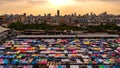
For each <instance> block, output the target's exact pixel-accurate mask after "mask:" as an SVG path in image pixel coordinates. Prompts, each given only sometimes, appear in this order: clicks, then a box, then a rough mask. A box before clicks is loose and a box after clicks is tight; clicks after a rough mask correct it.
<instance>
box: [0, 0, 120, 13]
mask: <svg viewBox="0 0 120 68" xmlns="http://www.w3.org/2000/svg"><path fill="white" fill-rule="evenodd" d="M119 3H120V0H116V1H114V0H84V1H82V0H60V1H58V0H0V4H1V7H0V10H1V11H0V15H3V14H23V13H27V14H33V15H39V14H40V15H44V14H49V13H51V14H52V15H55V14H56V10H60V11H61V15H65V14H71V13H75V12H76V14H82V15H83V14H86V13H91V12H93V13H96V14H100V13H102V12H105V11H106V12H108V13H110V14H117V15H118V14H120V8H119V7H120V5H119Z"/></svg>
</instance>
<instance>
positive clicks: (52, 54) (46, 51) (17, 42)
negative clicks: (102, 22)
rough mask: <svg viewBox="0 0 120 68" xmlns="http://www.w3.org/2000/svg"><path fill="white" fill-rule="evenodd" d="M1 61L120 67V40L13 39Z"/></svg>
mask: <svg viewBox="0 0 120 68" xmlns="http://www.w3.org/2000/svg"><path fill="white" fill-rule="evenodd" d="M0 64H1V67H0V68H10V67H4V66H5V65H9V66H10V65H13V66H14V65H23V66H21V67H22V68H33V67H34V66H36V65H38V67H36V68H95V66H97V67H96V68H110V67H113V68H120V66H119V64H120V39H73V38H70V39H13V40H10V41H6V43H4V44H3V45H1V46H0ZM2 65H4V66H2ZM30 65H31V66H30ZM41 66H44V67H41ZM16 67H17V66H16ZM18 68H19V67H18Z"/></svg>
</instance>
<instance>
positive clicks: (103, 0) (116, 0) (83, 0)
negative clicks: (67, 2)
mask: <svg viewBox="0 0 120 68" xmlns="http://www.w3.org/2000/svg"><path fill="white" fill-rule="evenodd" d="M75 1H77V2H80V1H82V2H86V1H102V2H118V1H120V0H75Z"/></svg>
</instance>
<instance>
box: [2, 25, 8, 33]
mask: <svg viewBox="0 0 120 68" xmlns="http://www.w3.org/2000/svg"><path fill="white" fill-rule="evenodd" d="M6 30H9V29H8V28H4V27H2V26H0V33H2V32H4V31H6Z"/></svg>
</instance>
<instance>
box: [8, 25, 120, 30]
mask: <svg viewBox="0 0 120 68" xmlns="http://www.w3.org/2000/svg"><path fill="white" fill-rule="evenodd" d="M9 28H11V29H16V30H26V29H42V30H76V31H78V30H98V31H99V30H118V31H120V27H118V26H117V25H116V24H106V25H100V26H88V27H87V28H82V27H77V26H68V25H66V24H63V23H62V24H60V25H57V26H51V25H48V24H46V23H42V24H22V23H11V24H10V25H9Z"/></svg>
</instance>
